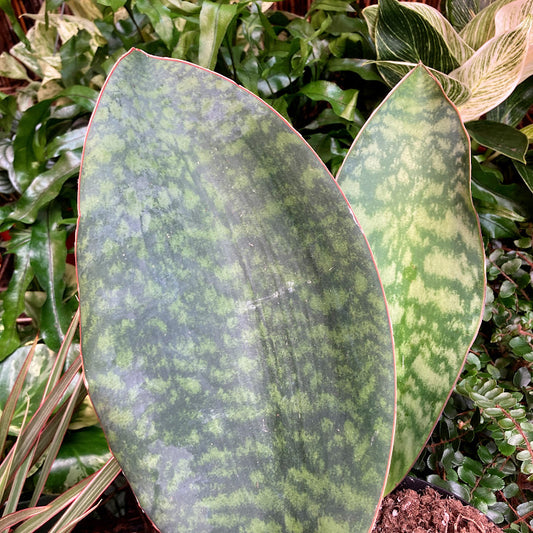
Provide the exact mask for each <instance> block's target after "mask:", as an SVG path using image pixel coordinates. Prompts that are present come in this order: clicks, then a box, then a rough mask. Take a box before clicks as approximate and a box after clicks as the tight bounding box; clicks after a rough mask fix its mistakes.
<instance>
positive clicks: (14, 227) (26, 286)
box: [0, 0, 533, 532]
mask: <svg viewBox="0 0 533 533" xmlns="http://www.w3.org/2000/svg"><path fill="white" fill-rule="evenodd" d="M505 3H506V2H505V1H502V0H500V1H498V2H495V3H494V4H492V5H489V7H488V8H487V10H485V11H482V10H483V8H484V7H485V6H486V5H487V4H489V2H472V1H470V0H448V1H447V2H446V6H445V11H446V16H447V17H448V18H449V20H450V22H451V23H452V24H453V25H454V28H455V30H456V31H457V32H458V33H459V34H460V36H461V38H463V39H464V40H465V42H466V43H467V45H468V46H469V47H471V48H472V49H477V48H479V46H480V45H481V44H482V43H483V42H485V41H486V40H487V39H488V38H491V37H492V35H493V32H494V24H493V19H494V14H495V13H496V10H497V8H499V7H501V6H502V5H504V4H505ZM507 3H508V2H507ZM4 4H5V5H4ZM210 4H211V3H209V2H202V1H198V2H186V1H180V0H176V1H172V2H162V1H160V0H156V1H154V2H144V1H139V0H137V1H135V0H105V1H104V0H101V1H96V0H88V1H76V2H74V1H70V2H64V3H63V2H58V1H54V2H47V3H46V5H47V6H48V8H49V10H50V11H49V12H48V13H45V12H44V11H43V12H41V13H40V14H38V15H37V16H35V17H34V18H33V19H32V21H33V22H32V23H33V27H32V28H31V29H30V30H29V31H28V32H27V34H26V35H25V36H23V35H22V32H21V28H20V25H19V24H18V21H17V22H16V24H15V29H16V30H17V31H18V33H19V35H20V37H24V39H23V42H21V43H19V44H17V45H16V46H15V47H14V48H13V49H12V50H11V51H10V52H9V53H8V54H2V56H1V57H0V73H1V74H2V75H3V76H7V77H11V78H13V79H14V80H20V81H21V82H22V83H24V85H22V86H21V88H20V89H19V90H17V91H16V92H14V93H13V94H0V128H1V135H0V137H1V138H0V194H1V195H2V203H3V204H4V205H3V206H2V207H0V229H1V230H6V229H9V237H10V238H11V240H10V241H9V243H7V242H6V241H5V240H4V241H3V242H2V247H3V248H4V249H5V250H6V252H9V253H10V254H11V255H12V256H13V259H14V260H13V263H12V264H13V267H14V272H13V275H12V276H11V281H10V284H9V287H8V289H7V290H6V291H5V292H3V293H2V298H1V310H0V312H1V313H2V315H1V321H2V325H1V326H0V328H2V331H1V333H0V358H2V359H5V358H7V357H10V355H9V354H11V353H13V352H14V351H15V350H17V348H18V347H19V346H22V345H24V344H26V343H27V342H28V341H30V340H31V339H33V337H34V335H35V333H36V332H37V330H40V331H41V339H42V341H41V342H44V339H46V342H47V343H49V348H54V349H55V347H56V346H57V342H58V340H59V339H60V338H61V336H62V335H64V328H65V322H66V318H65V317H66V315H68V314H69V313H72V312H73V311H74V308H75V306H76V300H75V298H74V295H75V292H76V287H75V278H74V275H73V274H74V273H73V267H72V264H71V263H67V264H66V265H65V266H64V267H63V266H62V265H61V264H60V263H63V262H64V258H65V257H67V258H68V260H69V261H72V257H71V256H69V255H68V254H69V253H70V252H71V251H72V246H73V239H72V235H73V231H74V227H75V222H76V219H75V217H76V212H77V202H76V189H77V182H76V176H77V173H78V169H79V161H80V157H81V148H82V144H83V138H84V135H85V131H86V126H87V122H88V119H89V116H90V113H91V112H92V110H93V108H94V105H95V102H96V98H97V95H98V92H99V90H100V88H101V87H102V84H103V82H104V80H105V78H106V76H107V74H108V72H109V70H110V69H111V67H112V65H113V64H114V63H115V61H116V59H117V58H118V57H120V56H121V55H122V54H123V53H124V52H125V51H127V50H128V49H129V48H130V47H132V46H136V47H138V48H141V49H143V50H146V51H148V52H150V53H153V54H155V55H160V56H165V57H175V58H182V59H186V60H189V61H193V62H196V63H198V62H199V61H202V64H203V65H207V62H208V61H211V62H213V61H214V68H215V70H217V71H218V72H220V73H222V74H224V75H226V76H228V77H230V78H231V79H233V80H235V81H237V82H238V83H239V84H241V85H243V86H245V87H246V88H248V89H249V90H251V91H252V92H254V93H255V94H258V95H259V96H261V97H262V98H264V99H265V100H266V101H267V102H268V103H270V104H271V105H273V106H274V108H275V109H276V110H277V111H279V112H280V113H281V114H282V115H283V116H285V117H286V118H287V119H289V120H290V121H291V123H292V124H293V125H294V126H295V127H296V128H297V129H298V130H299V131H300V132H301V133H302V135H303V136H304V137H305V139H306V140H307V141H308V142H309V143H310V144H311V146H312V147H313V148H314V149H315V150H316V152H317V153H318V154H319V156H320V157H321V158H322V160H323V161H324V162H325V163H326V164H327V165H328V167H329V168H330V170H332V172H333V173H336V172H337V170H338V168H339V166H340V164H341V163H342V160H343V158H344V156H345V155H346V153H347V151H348V148H349V147H350V145H351V143H352V141H353V139H354V137H355V136H356V134H357V133H358V131H359V130H360V128H361V127H362V125H363V124H364V122H365V120H366V119H367V118H368V117H369V115H370V113H371V112H372V110H373V109H374V108H375V107H376V106H377V104H378V103H379V102H381V100H382V99H383V97H384V96H385V95H386V93H387V92H388V90H389V89H388V87H387V85H386V84H385V83H384V82H383V81H382V79H381V77H380V75H379V72H378V71H377V69H376V66H375V64H374V63H373V62H372V61H373V60H375V59H376V53H375V42H374V40H373V36H372V35H371V31H369V29H368V27H367V25H366V22H365V20H364V19H363V18H362V17H361V16H360V15H361V13H360V10H359V7H358V6H357V5H356V4H350V3H348V2H346V1H342V0H328V1H327V2H322V1H317V2H315V3H314V5H313V7H312V9H311V11H310V12H309V14H308V16H307V17H305V18H299V17H294V16H293V15H291V14H286V13H282V12H273V11H265V12H263V10H262V9H261V8H262V7H264V4H262V3H261V2H251V1H250V2H241V3H239V4H238V6H239V7H238V8H237V9H235V8H230V7H229V6H228V7H226V8H225V9H226V10H228V13H226V14H225V18H224V24H222V25H220V26H219V25H218V23H217V21H218V20H219V17H217V16H216V15H215V16H213V14H214V13H213V12H214V9H213V6H212V5H210ZM388 4H390V2H388ZM204 5H205V7H204ZM8 7H9V6H8V3H7V2H3V3H2V9H8ZM230 9H231V10H232V11H231V13H230V12H229V10H230ZM423 11H424V10H423V9H422V10H419V12H420V13H422V12H423ZM202 12H203V13H202ZM474 15H479V16H478V17H476V18H473V17H474ZM365 16H366V15H365ZM366 18H368V17H366ZM12 20H13V22H14V23H15V20H16V19H15V18H14V17H12ZM210 25H211V26H210ZM434 27H435V26H434ZM439 31H440V30H439ZM491 32H492V33H491ZM448 35H451V33H448ZM447 42H448V44H450V42H451V39H448V41H447ZM26 43H30V45H31V47H26ZM412 44H413V43H412ZM217 47H219V48H218V49H217ZM415 48H416V46H415ZM200 49H202V59H201V60H200ZM502 57H505V55H502ZM369 60H370V61H369ZM441 79H442V80H443V81H444V82H446V80H445V79H444V78H441ZM448 81H449V80H448ZM452 85H453V86H454V87H455V90H456V91H458V92H457V94H458V95H459V97H460V98H462V99H463V100H465V99H466V98H468V97H469V92H468V90H465V89H464V87H463V86H462V84H461V86H460V85H459V84H457V83H455V82H452ZM447 90H448V89H447ZM455 101H456V102H457V103H460V100H455ZM532 104H533V81H532V79H531V78H527V79H525V80H523V81H522V82H521V83H520V84H519V85H518V86H517V87H516V88H515V89H514V90H513V91H512V93H511V94H509V95H508V96H507V97H506V98H505V99H504V101H503V102H502V103H500V104H499V105H498V106H497V107H496V108H495V109H492V110H490V111H488V113H487V117H486V118H487V119H488V120H490V121H492V122H496V123H499V124H500V125H502V124H503V125H506V126H508V127H509V128H511V129H512V130H513V132H511V131H510V130H507V131H508V132H509V135H507V134H506V135H505V136H504V139H505V141H504V144H506V146H502V144H501V140H502V135H501V134H499V135H498V139H497V140H498V143H495V142H494V141H495V140H494V139H492V140H491V139H490V130H491V129H492V127H491V126H489V125H488V124H484V123H485V122H486V121H485V120H481V121H480V122H481V124H480V125H478V126H476V125H474V123H472V124H471V125H470V127H469V131H470V133H471V135H472V136H473V142H472V172H473V176H472V196H473V199H474V204H475V208H476V211H477V213H478V215H479V218H480V222H481V226H482V231H483V237H484V241H485V245H486V256H487V273H488V283H489V287H490V290H489V291H488V300H487V304H488V309H489V308H490V309H491V310H492V311H491V312H490V313H488V314H486V316H485V321H484V323H483V326H482V328H481V332H480V336H479V337H478V340H477V341H476V343H475V345H474V347H473V350H472V351H471V352H470V354H469V355H468V359H467V364H466V367H465V371H464V373H463V380H466V381H465V384H464V386H459V387H458V389H457V392H456V393H454V395H453V397H452V399H451V401H450V403H449V404H448V406H447V408H446V410H445V412H444V415H443V417H442V418H441V419H440V421H439V424H438V427H437V428H436V431H435V432H434V433H433V435H432V437H431V440H430V442H429V443H428V446H427V447H426V450H425V452H424V454H423V455H422V456H421V458H420V460H419V461H418V462H417V464H416V465H415V469H414V473H415V474H416V475H419V476H422V477H429V478H430V479H431V480H432V481H436V482H438V483H444V484H445V485H446V486H447V487H448V488H450V489H452V491H455V492H457V493H459V494H460V495H462V496H463V497H465V498H466V499H468V500H470V501H472V503H474V504H475V505H477V506H478V507H480V508H481V509H483V510H485V511H486V512H488V513H489V515H490V516H492V517H493V518H494V519H496V520H497V521H498V523H499V524H500V525H505V526H506V527H510V528H511V529H512V530H513V531H522V532H526V531H529V530H531V528H532V527H533V526H532V525H531V520H532V514H531V513H532V511H533V509H531V500H533V495H532V491H531V482H530V480H529V478H530V475H531V473H530V472H529V471H528V468H529V467H528V465H529V462H528V453H529V452H528V449H527V447H525V446H524V445H523V443H520V441H518V440H517V442H516V443H515V440H513V439H512V438H511V437H513V435H516V433H517V432H518V433H520V431H522V432H525V431H529V429H528V426H527V423H529V422H531V419H532V414H531V412H532V411H531V391H532V386H531V382H530V375H531V370H530V369H531V361H530V359H531V358H530V353H531V350H530V347H531V339H532V336H531V335H530V333H531V321H530V318H531V317H530V313H531V308H530V307H531V303H530V301H531V292H530V285H529V284H528V283H529V282H528V281H527V280H528V275H529V274H530V266H531V265H530V263H529V262H528V261H530V259H529V254H530V253H531V251H530V245H531V234H532V228H531V213H532V209H533V203H532V193H531V191H532V190H533V185H532V184H533V177H532V173H531V168H530V166H531V161H532V159H531V158H532V157H533V155H532V152H531V151H529V150H528V151H527V152H526V154H525V162H526V163H525V164H524V163H523V162H522V161H523V159H522V155H520V156H519V158H516V157H515V158H513V154H516V153H520V154H523V152H520V148H519V144H520V143H522V145H523V137H520V136H519V135H516V132H520V133H521V134H522V135H523V136H527V137H528V141H530V140H531V134H529V135H528V129H527V127H525V126H527V124H528V123H529V122H530V120H528V119H527V117H526V114H527V111H528V109H529V108H530V107H531V105H532ZM484 126H487V127H484ZM498 127H500V126H498ZM493 131H494V130H493ZM479 133H482V134H483V137H481V138H480V137H479ZM517 142H518V144H517ZM517 150H518V152H517ZM427 157H428V158H430V157H431V153H428V154H427ZM34 224H37V225H39V226H40V229H36V230H35V231H34V229H33V225H34ZM2 235H3V237H4V238H5V237H6V234H2ZM497 250H502V251H503V253H502V252H501V251H500V252H497V254H501V255H498V257H496V259H494V261H491V260H490V257H491V256H492V254H493V253H494V252H495V251H497ZM45 254H53V256H55V255H56V254H57V256H56V258H55V259H54V257H52V258H50V257H49V259H48V260H47V261H46V262H45V263H44V264H43V265H42V266H41V265H38V264H37V263H38V261H37V258H38V257H43V256H44V255H45ZM517 254H520V256H519V255H517ZM32 257H33V265H32ZM524 257H525V258H526V259H524ZM56 259H57V260H56ZM517 259H520V261H521V266H520V267H518V269H516V266H517V265H518V261H517ZM509 262H510V263H511V264H510V265H508V266H506V267H505V268H503V265H505V264H506V263H509ZM495 265H496V266H495ZM34 267H36V268H37V270H41V272H40V274H39V273H38V272H34V270H33V268H34ZM514 269H516V270H514ZM524 272H525V274H524ZM50 279H56V280H61V279H62V280H63V281H60V282H59V285H58V286H57V287H55V286H53V284H51V283H50V281H49V280H50ZM41 284H42V285H41ZM61 291H62V293H61ZM48 292H50V295H49V296H48ZM47 301H48V303H46V302H47ZM54 306H55V307H54ZM50 310H51V311H50ZM21 313H24V315H23V317H24V316H25V317H29V318H31V322H29V321H28V320H27V319H26V318H23V319H21ZM518 332H519V333H518ZM513 339H516V340H513ZM511 341H512V342H511ZM483 387H485V388H483ZM480 391H481V392H480ZM502 393H510V394H511V396H512V398H513V399H514V400H516V404H515V405H514V406H510V407H508V408H507V409H511V407H512V411H513V412H511V411H508V412H509V414H511V415H512V416H511V417H507V416H506V415H503V417H502V411H501V409H500V408H499V407H494V406H488V404H487V403H483V401H482V400H480V397H479V396H475V394H479V395H480V396H482V397H483V398H485V396H489V398H488V400H490V396H492V395H495V396H496V397H497V396H498V395H499V394H502ZM472 394H474V396H472ZM504 398H505V397H504ZM514 400H513V401H514ZM480 401H481V403H479V402H480ZM506 401H508V402H509V403H510V402H511V400H510V399H507V400H506ZM476 402H478V403H476ZM500 407H501V406H500ZM487 409H496V410H497V411H495V410H493V411H490V410H489V411H488V412H487V411H486V410H487ZM498 409H500V410H498ZM523 413H525V417H524V416H523ZM504 419H506V420H505V421H504V422H503V425H504V426H505V425H507V426H508V427H506V428H505V427H504V428H502V427H501V425H500V424H501V421H502V420H504ZM507 419H508V420H507ZM515 422H516V423H515ZM509 424H511V425H509ZM522 424H524V425H525V428H524V427H522ZM518 428H520V429H518ZM68 431H69V432H70V431H78V430H77V429H69V430H68ZM67 437H68V435H67ZM509 438H511V444H509V442H508V440H509ZM514 439H518V437H514ZM526 452H527V453H526ZM480 465H481V466H480ZM523 465H525V466H523ZM522 470H523V471H522ZM461 476H462V477H461ZM463 478H464V479H463ZM496 478H498V479H499V481H498V480H497V479H496ZM465 480H466V481H465Z"/></svg>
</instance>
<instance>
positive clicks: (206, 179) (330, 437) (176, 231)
mask: <svg viewBox="0 0 533 533" xmlns="http://www.w3.org/2000/svg"><path fill="white" fill-rule="evenodd" d="M79 198H80V202H79V206H80V207H79V208H80V216H79V227H78V242H77V259H78V276H79V291H80V306H81V332H82V335H81V338H82V354H83V360H84V370H85V375H86V379H87V382H88V386H89V393H90V396H91V399H92V401H93V404H94V407H95V410H96V412H97V413H98V415H99V417H100V420H101V423H102V427H103V429H104V431H105V432H106V436H107V438H108V441H109V444H110V447H111V450H112V451H113V453H114V455H115V456H116V458H117V460H118V461H119V463H120V464H121V466H122V467H123V469H124V472H125V474H126V476H127V478H128V480H129V481H130V483H131V485H132V487H133V489H134V491H135V493H136V495H137V497H138V498H139V501H140V502H141V504H142V505H143V507H144V508H145V510H146V511H147V513H148V515H149V516H150V517H151V518H152V520H153V521H154V522H155V523H156V525H157V527H158V528H159V529H160V530H161V531H162V532H172V533H174V532H175V531H180V533H187V532H194V533H198V532H203V531H205V532H207V531H214V530H216V531H218V532H219V533H234V532H235V531H264V532H266V531H283V530H285V531H324V532H326V531H367V530H368V529H369V528H370V527H371V524H372V521H373V517H374V515H375V512H376V510H377V507H378V504H379V500H380V496H381V495H382V493H383V488H384V482H385V477H386V475H387V467H388V463H389V454H390V446H391V442H392V436H393V435H392V433H393V424H394V396H395V390H394V389H395V381H394V361H393V353H392V338H391V335H390V327H389V320H388V314H387V310H386V305H385V300H384V295H383V292H382V288H381V284H380V281H379V279H378V276H377V272H376V269H375V264H374V262H373V260H372V257H371V254H370V251H369V248H368V244H367V242H366V239H365V238H364V236H363V234H362V232H361V231H360V229H359V227H358V225H357V224H356V222H355V220H354V218H353V214H352V212H351V209H350V207H349V206H348V204H347V203H346V200H345V199H344V197H343V195H342V193H341V192H340V190H339V188H338V186H337V184H336V183H335V181H334V180H333V178H332V176H331V175H330V174H329V172H328V171H327V170H326V168H325V167H324V165H323V164H322V163H321V162H320V160H319V159H318V157H317V156H316V154H314V153H313V151H312V150H311V149H310V148H309V146H308V145H307V144H306V143H305V142H304V141H303V140H302V138H301V137H300V136H299V135H298V134H297V133H296V132H295V130H293V129H292V128H291V127H290V126H289V124H287V123H286V122H285V121H284V120H283V119H282V118H281V117H280V116H279V115H277V114H276V113H275V112H274V111H273V110H272V109H271V108H270V107H268V106H267V105H265V104H264V103H263V102H261V101H260V100H259V99H257V98H256V97H255V96H253V95H252V94H251V93H249V92H247V91H245V90H244V89H242V88H240V87H238V86H237V85H235V84H234V83H232V82H230V81H229V80H227V79H225V78H223V77H221V76H218V75H216V74H214V73H211V72H208V71H206V70H205V69H202V68H199V67H197V66H194V65H191V64H188V63H185V62H182V61H177V60H169V59H162V58H156V57H151V56H148V55H146V54H144V53H143V52H140V51H137V50H133V51H130V52H129V53H127V54H126V55H125V56H123V58H121V60H120V61H119V62H118V64H117V65H116V66H115V68H114V69H113V72H112V73H111V75H110V76H109V77H108V80H107V82H106V85H105V87H104V89H103V92H102V95H101V97H100V100H99V103H98V105H97V107H96V110H95V113H94V115H93V117H92V120H91V124H90V127H89V130H88V136H87V140H86V145H85V151H84V159H83V162H82V172H81V178H80V193H79Z"/></svg>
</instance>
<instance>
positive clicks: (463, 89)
mask: <svg viewBox="0 0 533 533" xmlns="http://www.w3.org/2000/svg"><path fill="white" fill-rule="evenodd" d="M376 64H377V66H378V70H379V72H380V74H381V75H382V77H383V78H384V79H385V81H386V82H387V83H388V84H389V85H390V86H391V87H393V86H394V85H396V84H397V83H399V82H400V80H401V79H402V78H404V77H405V76H406V75H407V74H408V73H409V72H411V70H413V69H414V68H416V67H417V65H416V64H415V63H404V62H401V61H376ZM428 70H429V71H430V72H431V74H433V76H434V77H435V78H436V79H437V81H438V82H439V83H440V84H441V85H442V88H443V90H444V92H445V93H446V96H448V98H449V99H450V100H451V101H452V102H453V103H454V104H455V105H456V106H459V105H462V104H464V103H465V102H467V101H468V99H469V98H470V96H471V93H470V90H469V89H468V87H467V86H466V85H464V84H462V83H461V82H460V81H457V80H456V79H455V78H451V77H450V76H447V75H446V74H443V73H442V72H439V71H437V70H434V69H431V68H430V69H428Z"/></svg>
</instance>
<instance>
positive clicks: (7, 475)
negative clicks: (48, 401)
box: [0, 398, 35, 516]
mask: <svg viewBox="0 0 533 533" xmlns="http://www.w3.org/2000/svg"><path fill="white" fill-rule="evenodd" d="M29 408H30V399H29V398H26V411H25V413H24V420H23V422H22V427H23V428H24V427H25V425H26V421H27V418H28V412H29ZM20 444H21V441H20V440H19V439H17V440H16V441H15V443H14V444H13V448H12V449H11V450H12V453H10V454H9V457H10V458H9V459H8V460H7V465H6V469H5V471H4V472H3V473H2V482H1V485H2V487H1V492H0V501H2V502H3V511H2V516H5V515H6V514H9V513H10V512H14V511H15V510H16V508H17V505H18V499H19V495H20V493H21V491H22V486H23V485H24V481H25V480H26V475H27V473H28V470H29V468H30V464H31V461H32V459H33V457H34V456H35V448H34V447H33V448H32V449H31V450H29V452H28V454H27V455H26V457H25V458H24V460H23V461H22V462H21V463H20V464H15V462H14V460H12V459H11V457H13V458H14V457H15V456H16V452H17V450H18V449H19V447H20ZM2 466H3V465H2ZM11 478H12V479H11ZM9 485H10V488H11V490H10V493H9V496H8V498H7V500H5V502H4V496H5V491H6V489H7V487H8V486H9Z"/></svg>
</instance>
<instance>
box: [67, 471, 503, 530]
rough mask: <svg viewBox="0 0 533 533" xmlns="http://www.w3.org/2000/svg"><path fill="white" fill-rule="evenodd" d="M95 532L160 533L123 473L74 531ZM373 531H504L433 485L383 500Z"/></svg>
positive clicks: (392, 494) (402, 490)
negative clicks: (97, 505)
mask: <svg viewBox="0 0 533 533" xmlns="http://www.w3.org/2000/svg"><path fill="white" fill-rule="evenodd" d="M400 489H401V490H400ZM95 532H98V533H157V529H156V528H155V527H154V526H153V525H152V524H151V523H150V520H149V519H148V517H147V516H146V515H145V514H144V513H143V511H142V510H141V509H140V507H139V505H138V503H137V501H136V499H135V496H134V495H133V493H132V492H131V488H130V487H129V485H128V483H127V482H126V480H125V479H124V478H123V477H122V476H119V478H118V479H117V481H116V482H115V483H114V484H113V486H112V487H110V489H108V491H107V494H106V495H105V496H104V498H103V501H102V502H101V505H100V506H99V507H98V508H97V509H96V511H95V512H93V513H91V514H90V515H89V516H88V517H87V518H85V519H84V520H82V521H81V522H80V523H79V524H78V526H76V528H75V529H74V533H95ZM372 533H502V529H500V528H499V527H498V526H496V525H495V524H494V523H493V522H491V521H490V520H489V519H488V518H487V517H486V516H485V515H484V514H482V513H481V512H480V511H478V510H477V509H475V508H474V507H472V506H469V505H466V504H464V503H462V502H461V501H460V500H457V499H455V498H450V497H447V496H446V495H444V494H441V493H439V492H437V491H436V490H435V489H433V488H431V487H426V488H425V489H423V490H422V491H420V492H417V491H415V490H413V489H410V488H405V489H402V488H401V487H400V488H399V489H396V490H395V491H394V492H392V493H391V494H389V495H388V496H387V497H386V498H385V499H384V500H383V504H382V506H381V510H380V512H379V515H378V518H377V521H376V525H375V526H374V529H373V530H372Z"/></svg>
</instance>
